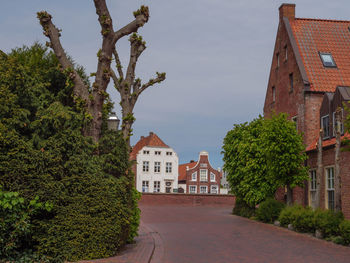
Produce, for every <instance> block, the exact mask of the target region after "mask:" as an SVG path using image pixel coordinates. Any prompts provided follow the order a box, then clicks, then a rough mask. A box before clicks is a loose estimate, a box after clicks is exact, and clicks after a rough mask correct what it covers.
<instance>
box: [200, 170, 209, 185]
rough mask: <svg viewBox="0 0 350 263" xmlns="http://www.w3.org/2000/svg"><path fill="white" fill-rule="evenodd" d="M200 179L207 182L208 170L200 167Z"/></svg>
mask: <svg viewBox="0 0 350 263" xmlns="http://www.w3.org/2000/svg"><path fill="white" fill-rule="evenodd" d="M200 181H201V182H207V181H208V170H206V169H200Z"/></svg>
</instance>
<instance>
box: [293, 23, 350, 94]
mask: <svg viewBox="0 0 350 263" xmlns="http://www.w3.org/2000/svg"><path fill="white" fill-rule="evenodd" d="M289 22H290V25H291V28H292V31H293V35H294V37H295V40H296V43H297V46H298V48H299V52H300V56H301V59H302V61H303V64H304V67H305V71H306V74H307V77H308V79H309V82H310V90H311V91H319V92H334V91H335V89H336V87H337V86H350V31H349V26H350V21H336V20H322V19H305V18H295V19H289ZM319 52H325V53H331V54H332V56H333V59H334V61H335V64H336V65H337V68H326V67H324V66H323V64H322V61H321V58H320V56H319Z"/></svg>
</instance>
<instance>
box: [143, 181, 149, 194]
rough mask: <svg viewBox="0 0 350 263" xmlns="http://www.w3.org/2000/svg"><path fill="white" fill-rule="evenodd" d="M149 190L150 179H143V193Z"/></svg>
mask: <svg viewBox="0 0 350 263" xmlns="http://www.w3.org/2000/svg"><path fill="white" fill-rule="evenodd" d="M148 192H149V181H142V193H148Z"/></svg>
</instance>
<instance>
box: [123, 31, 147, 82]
mask: <svg viewBox="0 0 350 263" xmlns="http://www.w3.org/2000/svg"><path fill="white" fill-rule="evenodd" d="M129 41H130V59H129V65H128V68H127V71H126V76H125V80H126V81H127V82H128V83H134V80H135V68H136V63H137V60H138V58H139V56H140V55H141V53H142V52H143V51H144V50H145V49H146V42H145V41H143V39H142V37H141V36H139V35H138V34H136V33H134V34H132V35H131V36H130V38H129Z"/></svg>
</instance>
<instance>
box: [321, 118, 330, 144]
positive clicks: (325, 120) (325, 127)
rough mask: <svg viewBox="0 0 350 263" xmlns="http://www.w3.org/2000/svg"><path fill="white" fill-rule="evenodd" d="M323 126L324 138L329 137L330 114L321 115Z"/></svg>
mask: <svg viewBox="0 0 350 263" xmlns="http://www.w3.org/2000/svg"><path fill="white" fill-rule="evenodd" d="M321 128H322V130H323V139H328V138H329V115H326V116H322V117H321Z"/></svg>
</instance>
